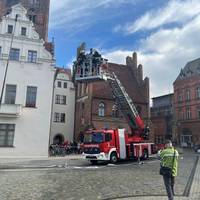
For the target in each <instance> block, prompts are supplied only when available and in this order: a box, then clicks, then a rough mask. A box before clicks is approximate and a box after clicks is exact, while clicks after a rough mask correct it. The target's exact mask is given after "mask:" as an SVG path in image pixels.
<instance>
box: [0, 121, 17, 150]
mask: <svg viewBox="0 0 200 200" xmlns="http://www.w3.org/2000/svg"><path fill="white" fill-rule="evenodd" d="M14 133H15V124H0V146H1V147H13V141H14Z"/></svg>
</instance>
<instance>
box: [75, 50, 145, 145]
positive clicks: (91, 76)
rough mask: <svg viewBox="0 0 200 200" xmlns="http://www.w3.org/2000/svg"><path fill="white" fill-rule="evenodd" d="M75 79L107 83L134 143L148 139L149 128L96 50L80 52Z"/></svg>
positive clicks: (105, 61) (76, 63)
mask: <svg viewBox="0 0 200 200" xmlns="http://www.w3.org/2000/svg"><path fill="white" fill-rule="evenodd" d="M74 78H75V81H77V82H82V83H84V82H87V83H88V82H94V81H107V82H108V83H109V85H110V87H111V89H112V93H113V96H114V98H115V101H116V105H117V107H118V108H119V109H120V111H121V112H122V114H123V115H124V117H125V119H126V120H127V122H128V124H129V126H130V128H131V130H132V134H133V135H134V142H142V141H143V140H144V139H148V135H149V128H148V127H146V126H145V124H144V122H143V120H142V119H141V118H140V116H139V114H138V111H137V109H136V107H135V105H134V103H133V101H132V99H131V98H130V97H129V95H128V93H127V92H126V90H125V88H124V87H123V86H122V84H121V82H120V80H119V79H118V77H117V76H116V74H115V73H114V72H108V63H107V60H106V59H104V58H102V57H101V55H100V54H99V53H98V52H97V51H96V50H93V49H91V50H90V53H89V54H85V50H84V47H83V48H82V49H81V50H80V51H79V54H78V55H77V61H76V62H74Z"/></svg>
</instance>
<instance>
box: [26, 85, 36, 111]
mask: <svg viewBox="0 0 200 200" xmlns="http://www.w3.org/2000/svg"><path fill="white" fill-rule="evenodd" d="M36 96H37V87H33V86H28V87H27V92H26V107H31V108H35V107H36Z"/></svg>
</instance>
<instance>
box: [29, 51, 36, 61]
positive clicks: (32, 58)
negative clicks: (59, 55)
mask: <svg viewBox="0 0 200 200" xmlns="http://www.w3.org/2000/svg"><path fill="white" fill-rule="evenodd" d="M36 61H37V51H28V62H31V63H36Z"/></svg>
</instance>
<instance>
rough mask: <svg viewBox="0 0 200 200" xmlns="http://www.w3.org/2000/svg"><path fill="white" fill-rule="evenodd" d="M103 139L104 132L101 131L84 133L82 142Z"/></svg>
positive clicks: (93, 141)
mask: <svg viewBox="0 0 200 200" xmlns="http://www.w3.org/2000/svg"><path fill="white" fill-rule="evenodd" d="M103 141H104V134H103V133H101V132H96V133H94V132H93V133H90V134H85V135H84V143H101V142H103Z"/></svg>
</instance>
